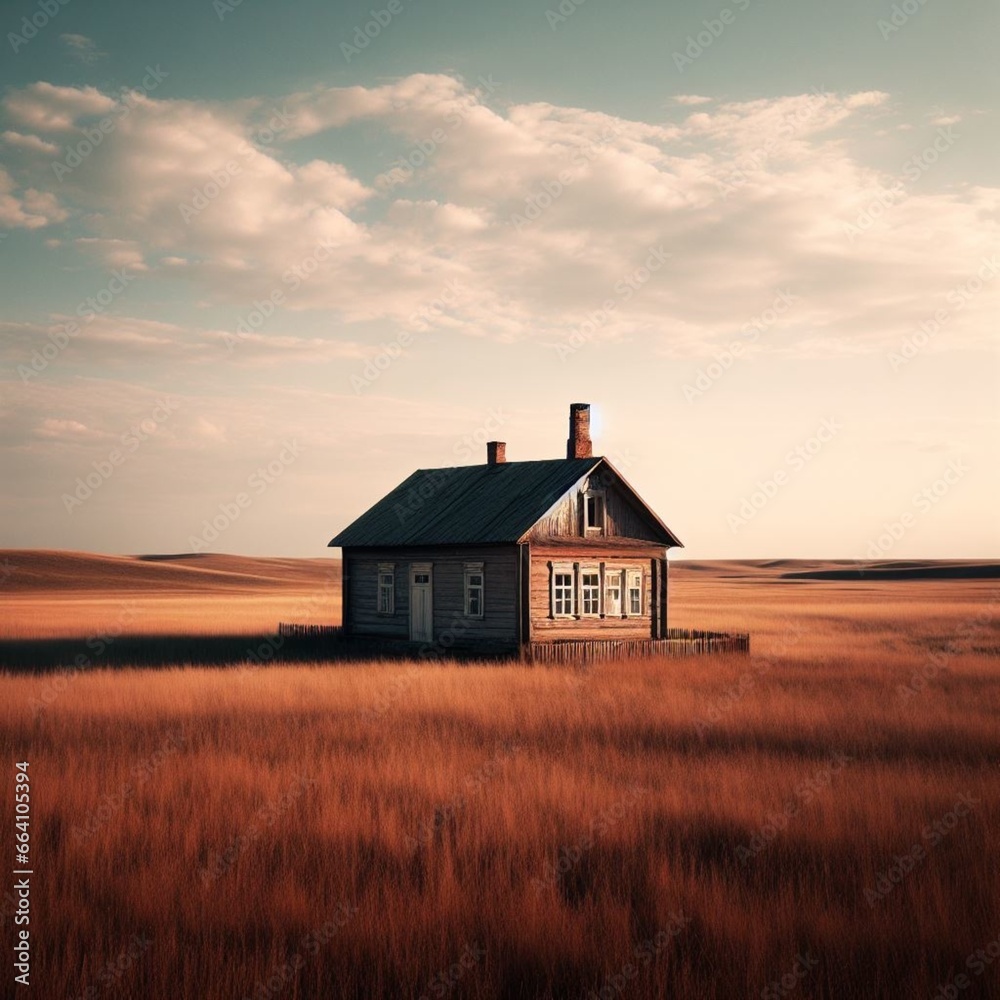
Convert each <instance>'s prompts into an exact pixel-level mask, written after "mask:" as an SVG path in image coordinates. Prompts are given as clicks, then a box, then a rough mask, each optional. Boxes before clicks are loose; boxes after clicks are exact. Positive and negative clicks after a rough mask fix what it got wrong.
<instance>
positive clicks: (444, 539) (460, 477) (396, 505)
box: [330, 457, 680, 548]
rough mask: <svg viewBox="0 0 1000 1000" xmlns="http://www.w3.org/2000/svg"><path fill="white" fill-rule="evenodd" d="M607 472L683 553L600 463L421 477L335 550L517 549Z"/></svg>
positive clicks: (348, 532)
mask: <svg viewBox="0 0 1000 1000" xmlns="http://www.w3.org/2000/svg"><path fill="white" fill-rule="evenodd" d="M602 464H604V465H606V466H607V467H608V468H609V469H610V470H611V472H613V473H614V475H615V476H616V477H617V479H618V480H619V481H620V482H621V484H622V485H623V487H624V488H625V489H626V490H627V491H628V493H629V494H631V496H632V498H633V500H634V502H635V503H637V504H638V505H639V506H640V508H641V509H642V511H643V512H644V513H645V514H647V515H648V517H649V518H650V519H651V521H652V522H653V523H654V524H655V525H657V526H658V527H659V528H660V529H662V531H663V543H664V544H665V545H680V542H679V541H678V540H677V538H676V537H675V536H674V535H673V534H672V533H671V532H670V530H669V529H668V528H667V527H666V525H664V524H663V522H662V521H660V519H659V518H658V517H657V516H656V515H655V514H654V513H653V512H652V511H651V510H650V509H649V507H647V506H646V504H645V503H644V502H643V501H642V500H641V499H640V498H639V497H638V495H637V494H636V493H635V491H634V490H633V489H632V487H631V486H629V485H628V483H627V482H625V480H624V479H623V478H622V476H621V474H620V473H619V472H618V471H617V470H615V469H614V467H613V466H611V463H610V462H608V461H607V459H604V458H597V457H594V458H570V459H566V458H560V459H548V460H543V461H537V462H501V463H498V464H494V465H469V466H459V467H456V468H448V469H418V470H417V471H416V472H414V473H413V474H412V475H411V476H409V477H408V478H407V479H405V480H404V481H403V482H402V483H400V484H399V485H398V486H397V487H396V488H395V489H394V490H392V491H391V492H390V493H388V494H387V495H386V496H385V497H383V498H382V499H381V500H380V501H379V502H378V503H377V504H375V505H374V506H373V507H371V508H370V509H369V510H367V511H366V512H365V513H364V514H362V515H361V516H360V517H359V518H358V519H357V520H355V521H354V522H353V523H351V524H350V525H348V527H346V528H344V530H343V531H341V532H340V533H339V534H338V535H336V537H334V538H333V539H332V540H331V541H330V545H331V546H340V547H358V548H364V547H393V546H401V547H402V546H416V545H449V544H450V545H456V544H487V543H515V542H518V541H520V540H521V539H522V537H523V536H524V535H525V534H527V533H528V532H529V531H530V530H531V528H532V527H533V526H534V525H535V524H536V523H537V522H538V521H539V520H540V519H541V518H543V517H544V516H545V515H546V513H548V512H549V511H550V510H551V509H552V508H553V507H554V506H555V505H556V504H558V503H559V501H560V500H561V499H562V497H563V496H564V495H565V494H566V493H568V492H569V491H570V490H572V489H573V487H574V486H576V485H577V484H578V483H580V482H581V481H582V480H583V479H584V478H586V477H587V476H588V475H590V474H591V473H592V472H593V471H594V470H595V469H596V468H597V467H598V466H599V465H602Z"/></svg>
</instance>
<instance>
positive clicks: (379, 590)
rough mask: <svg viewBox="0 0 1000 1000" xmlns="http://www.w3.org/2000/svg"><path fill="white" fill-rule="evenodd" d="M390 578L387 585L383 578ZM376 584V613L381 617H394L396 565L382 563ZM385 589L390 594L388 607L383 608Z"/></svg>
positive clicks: (379, 565)
mask: <svg viewBox="0 0 1000 1000" xmlns="http://www.w3.org/2000/svg"><path fill="white" fill-rule="evenodd" d="M384 576H388V577H389V582H388V584H386V583H385V582H384V581H383V579H382V578H383V577H384ZM375 579H376V582H375V612H376V614H380V615H392V614H395V613H396V564H395V563H386V562H382V563H379V564H378V573H377V576H376V578H375ZM383 588H386V593H387V594H388V598H389V599H388V601H387V602H386V603H387V605H388V607H383V605H382V597H383Z"/></svg>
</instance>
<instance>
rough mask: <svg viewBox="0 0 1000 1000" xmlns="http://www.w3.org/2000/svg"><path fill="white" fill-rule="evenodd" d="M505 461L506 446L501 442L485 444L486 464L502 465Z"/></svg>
mask: <svg viewBox="0 0 1000 1000" xmlns="http://www.w3.org/2000/svg"><path fill="white" fill-rule="evenodd" d="M506 461H507V445H506V443H505V442H503V441H487V442H486V464H487V465H503V464H504V462H506Z"/></svg>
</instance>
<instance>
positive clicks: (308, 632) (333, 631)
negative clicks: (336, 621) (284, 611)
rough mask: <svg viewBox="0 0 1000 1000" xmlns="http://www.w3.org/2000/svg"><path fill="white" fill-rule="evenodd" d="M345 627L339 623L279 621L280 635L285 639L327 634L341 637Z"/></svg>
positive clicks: (333, 637)
mask: <svg viewBox="0 0 1000 1000" xmlns="http://www.w3.org/2000/svg"><path fill="white" fill-rule="evenodd" d="M342 634H343V629H342V628H341V627H340V626H339V625H294V624H292V623H291V622H278V635H279V636H281V637H282V638H283V639H312V638H318V637H320V636H327V637H329V638H331V639H339V638H340V636H341V635H342Z"/></svg>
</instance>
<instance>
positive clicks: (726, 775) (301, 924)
mask: <svg viewBox="0 0 1000 1000" xmlns="http://www.w3.org/2000/svg"><path fill="white" fill-rule="evenodd" d="M7 555H8V556H9V557H10V560H9V561H10V563H11V564H13V565H17V564H18V563H20V569H19V570H14V571H12V572H11V573H10V574H9V576H8V577H7V579H6V580H5V584H4V586H3V587H2V588H0V601H2V603H3V607H4V625H3V628H4V630H5V634H6V637H7V638H14V637H45V636H58V635H63V636H65V635H77V636H80V637H85V636H94V635H98V634H100V633H101V630H102V629H108V628H109V627H111V626H114V624H115V622H116V621H118V620H119V619H117V618H116V616H117V615H120V613H121V607H122V602H123V601H129V600H132V601H134V602H135V605H136V607H137V608H138V610H137V611H135V617H134V618H133V620H132V621H130V623H129V624H128V629H127V630H128V631H131V632H142V631H146V632H163V631H168V630H170V629H177V630H188V631H190V630H196V631H197V630H204V631H206V632H218V631H222V630H229V631H240V632H247V633H252V632H255V631H256V632H258V633H266V632H268V631H270V630H273V628H274V624H275V622H276V621H277V620H278V619H279V618H283V619H292V620H297V621H309V620H312V621H327V622H329V621H333V620H335V618H334V614H335V609H336V606H337V599H336V594H335V589H336V588H335V587H330V586H329V581H330V579H331V572H330V569H331V567H330V563H329V562H328V561H302V562H299V563H296V562H294V561H277V560H276V561H273V562H269V561H261V560H257V561H253V560H239V559H235V558H232V557H205V558H204V559H202V560H200V561H198V562H197V563H193V562H187V561H184V560H180V561H174V562H170V563H169V564H166V565H165V564H162V563H151V562H149V561H142V560H125V559H121V560H112V559H102V558H100V557H85V556H78V557H74V558H75V559H76V560H77V562H76V563H74V564H73V567H72V571H71V572H70V573H68V574H67V575H65V576H63V577H59V579H60V580H61V581H62V582H61V583H59V584H58V586H56V585H55V584H54V583H53V582H52V581H53V580H55V579H56V578H55V577H51V578H50V577H49V576H48V575H47V574H48V573H51V572H54V570H55V569H56V568H58V567H59V566H60V565H62V561H61V560H60V559H58V558H55V557H53V556H52V555H50V554H49V555H46V554H42V555H37V556H30V557H29V556H28V555H26V554H21V553H8V554H7ZM46 560H49V562H50V563H51V564H52V566H51V568H50V569H49V570H46V568H45V565H43V564H44V563H45V561H46ZM89 560H92V561H93V562H92V565H91V564H90V563H89ZM133 563H134V564H136V565H132V564H133ZM88 566H89V567H90V568H88ZM803 568H805V569H809V568H810V567H803V565H802V564H790V563H788V564H786V563H731V564H721V563H716V564H710V563H704V564H688V565H687V566H685V565H684V564H680V565H679V566H676V565H675V566H674V567H673V568H672V570H671V588H672V589H671V600H672V605H671V625H672V626H677V627H682V628H684V627H689V628H709V629H726V630H739V631H749V632H750V633H751V635H752V647H751V648H752V653H751V655H750V656H735V655H733V656H702V657H691V658H675V659H660V660H632V661H628V662H613V663H605V664H601V665H598V666H594V667H592V668H590V669H587V670H582V669H573V668H568V667H567V668H531V667H525V666H513V665H507V666H498V665H495V664H489V665H488V664H456V663H450V662H437V663H427V662H422V663H405V662H403V663H400V662H395V663H374V662H373V663H368V664H340V665H325V664H323V665H316V664H308V665H296V664H290V663H280V664H276V665H270V666H265V667H260V666H257V665H256V664H248V663H244V664H242V665H241V664H235V665H233V666H232V667H231V668H221V669H220V668H214V669H207V668H194V667H188V668H184V669H181V668H175V669H169V668H168V669H160V670H134V669H108V668H106V667H102V666H101V663H100V659H99V658H95V660H94V662H93V663H92V664H91V665H90V667H89V669H87V670H81V671H68V672H61V673H60V672H56V673H51V672H47V673H36V674H32V673H17V674H6V675H2V676H0V705H2V709H0V743H2V746H3V751H4V752H3V759H4V761H5V762H6V763H5V765H4V766H5V767H6V768H8V771H9V774H8V778H9V786H8V787H9V788H10V790H11V791H10V794H7V793H5V795H4V796H3V797H2V801H3V809H2V814H0V816H2V818H0V822H2V823H3V825H4V829H5V830H9V829H11V828H12V825H13V821H14V816H13V805H12V797H13V763H14V761H16V760H29V761H30V762H31V764H30V774H31V784H32V804H33V805H32V808H33V816H32V824H33V825H32V831H33V852H34V853H33V859H32V860H33V867H34V871H35V873H36V874H35V876H34V895H33V898H32V905H33V910H32V924H31V927H32V941H33V949H34V954H33V983H34V984H35V985H33V987H32V990H33V994H34V995H35V996H39V997H46V998H48V997H70V998H76V997H87V998H89V1000H97V998H103V997H118V996H128V997H150V998H160V997H164V998H166V997H197V998H206V1000H213V998H226V1000H229V998H242V997H253V998H261V1000H263V998H268V1000H270V998H279V997H284V998H289V1000H291V998H296V1000H304V998H319V997H347V998H367V997H371V998H394V1000H395V998H406V997H428V998H432V997H454V998H459V997H469V998H473V997H475V998H492V997H510V998H525V1000H527V998H536V997H537V998H542V997H545V998H562V997H600V998H618V997H622V998H629V997H631V998H646V997H657V998H660V997H671V998H701V997H706V998H713V997H718V998H733V997H764V998H771V997H792V998H803V1000H805V998H824V1000H850V998H869V997H899V998H909V997H928V998H932V997H934V998H936V997H939V996H940V997H980V996H991V995H992V996H997V995H1000V960H997V956H998V955H1000V875H998V867H1000V862H998V858H1000V771H998V767H1000V683H998V679H1000V667H998V663H1000V660H998V656H997V654H998V652H1000V627H998V625H997V621H996V611H997V606H998V598H1000V581H997V580H990V579H965V580H963V579H955V580H920V579H906V580H892V579H870V578H866V579H862V580H860V581H840V580H823V579H806V580H798V579H797V580H790V579H787V578H784V577H783V576H782V574H783V573H786V572H790V571H793V570H802V569H803ZM811 568H817V567H811ZM819 568H822V567H819ZM184 574H191V575H190V576H189V577H185V576H184ZM212 574H216V576H215V577H214V578H213V577H212ZM331 594H332V595H333V596H332V597H331V596H330V595H331ZM296 612H298V613H296ZM46 691H48V692H49V694H51V697H45V693H46ZM40 705H41V706H43V707H40ZM5 842H7V841H6V839H5ZM9 878H10V877H9V876H8V879H9ZM4 893H6V888H5V889H4ZM11 900H12V897H10V896H8V895H4V899H3V904H2V912H3V918H4V919H3V927H4V935H3V937H4V947H5V948H7V947H8V942H9V939H10V937H11V935H12V928H11V921H10V916H11V912H12V902H11ZM963 977H964V978H963ZM4 988H5V989H9V988H10V977H7V978H6V979H5V985H4ZM25 995H28V994H27V993H26V994H25Z"/></svg>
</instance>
